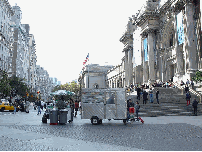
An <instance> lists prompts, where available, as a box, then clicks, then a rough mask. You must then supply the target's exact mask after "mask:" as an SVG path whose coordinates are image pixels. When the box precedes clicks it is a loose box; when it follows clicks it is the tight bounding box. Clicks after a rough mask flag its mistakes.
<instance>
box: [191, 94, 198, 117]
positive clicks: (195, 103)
mask: <svg viewBox="0 0 202 152" xmlns="http://www.w3.org/2000/svg"><path fill="white" fill-rule="evenodd" d="M197 105H198V101H196V98H195V99H194V101H193V103H192V107H193V108H194V115H195V116H197Z"/></svg>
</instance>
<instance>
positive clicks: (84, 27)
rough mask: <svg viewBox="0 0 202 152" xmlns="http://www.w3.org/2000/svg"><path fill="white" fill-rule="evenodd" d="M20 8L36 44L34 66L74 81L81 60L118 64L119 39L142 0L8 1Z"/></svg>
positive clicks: (60, 78)
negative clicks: (87, 58)
mask: <svg viewBox="0 0 202 152" xmlns="http://www.w3.org/2000/svg"><path fill="white" fill-rule="evenodd" d="M8 1H9V3H10V5H11V6H14V5H15V4H16V3H17V5H18V6H20V8H21V11H22V21H21V23H22V24H29V25H30V34H33V35H34V38H35V43H36V55H37V65H40V66H41V67H44V69H45V70H47V71H48V73H49V76H50V77H56V78H57V79H58V81H61V83H62V84H65V83H66V82H71V81H72V80H78V77H79V74H80V72H81V70H82V68H83V62H84V60H85V59H86V56H87V55H88V53H89V61H88V62H87V64H91V63H92V64H99V65H114V66H116V65H119V64H121V59H122V58H123V57H124V53H123V52H122V50H123V48H124V45H123V43H121V42H120V41H119V39H120V38H121V36H122V35H123V34H124V32H125V30H126V25H127V23H128V21H129V17H132V15H135V14H136V13H137V12H138V10H139V9H140V8H141V7H142V4H143V3H145V1H146V0H140V1H138V0H102V1H101V0H58V1H55V0H8Z"/></svg>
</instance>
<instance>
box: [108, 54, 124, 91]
mask: <svg viewBox="0 0 202 152" xmlns="http://www.w3.org/2000/svg"><path fill="white" fill-rule="evenodd" d="M124 63H125V57H123V58H122V62H121V64H120V65H118V66H115V67H113V68H112V69H110V70H108V71H107V87H108V88H123V87H125V84H126V82H125V70H124V68H125V65H124Z"/></svg>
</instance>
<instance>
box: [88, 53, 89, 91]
mask: <svg viewBox="0 0 202 152" xmlns="http://www.w3.org/2000/svg"><path fill="white" fill-rule="evenodd" d="M88 60H89V53H88ZM88 88H89V64H88Z"/></svg>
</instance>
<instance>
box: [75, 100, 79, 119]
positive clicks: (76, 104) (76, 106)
mask: <svg viewBox="0 0 202 152" xmlns="http://www.w3.org/2000/svg"><path fill="white" fill-rule="evenodd" d="M74 105H75V111H76V112H75V117H76V115H77V111H78V109H79V103H78V101H77V100H76V102H75V104H74Z"/></svg>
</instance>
